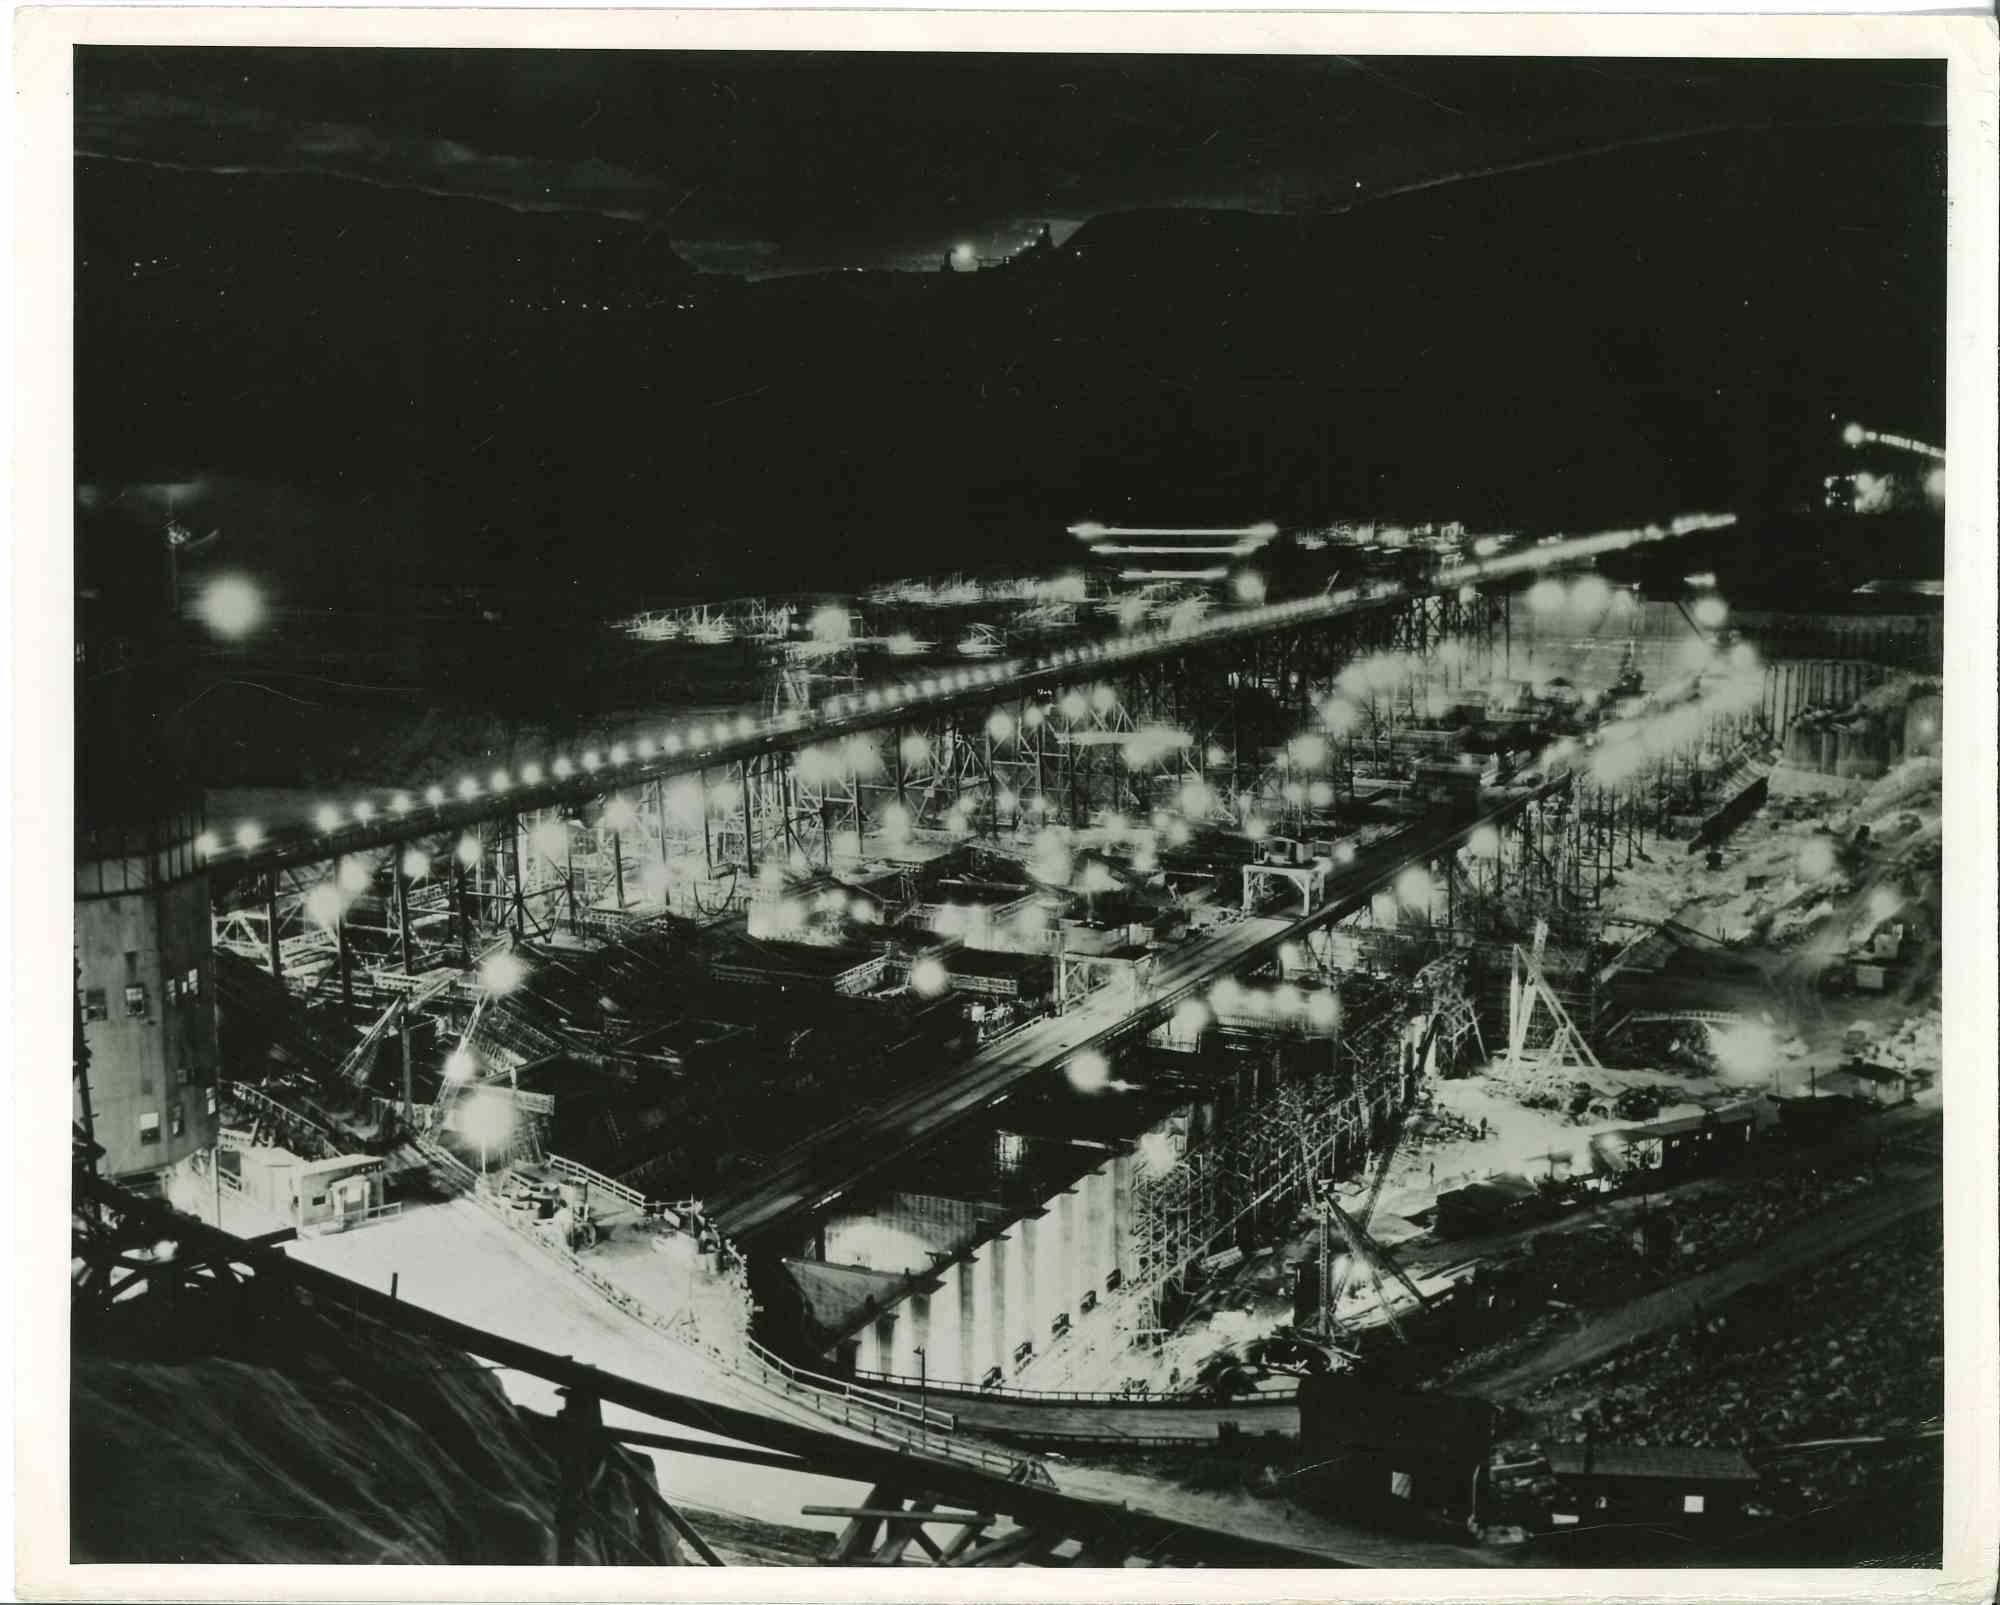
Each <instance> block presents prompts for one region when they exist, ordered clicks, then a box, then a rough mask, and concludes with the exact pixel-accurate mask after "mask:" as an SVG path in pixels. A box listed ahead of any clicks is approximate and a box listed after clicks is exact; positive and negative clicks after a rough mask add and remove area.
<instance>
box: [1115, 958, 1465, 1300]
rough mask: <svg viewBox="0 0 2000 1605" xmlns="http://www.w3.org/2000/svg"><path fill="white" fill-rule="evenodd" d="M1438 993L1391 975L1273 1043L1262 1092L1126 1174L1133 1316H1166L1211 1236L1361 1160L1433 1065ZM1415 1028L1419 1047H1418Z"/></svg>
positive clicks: (1186, 1289)
mask: <svg viewBox="0 0 2000 1605" xmlns="http://www.w3.org/2000/svg"><path fill="white" fill-rule="evenodd" d="M1460 996H1461V997H1462V993H1461V994H1460ZM1439 1004H1441V1007H1439V1006H1434V1004H1433V1001H1432V998H1431V997H1430V996H1427V995H1426V993H1425V990H1424V989H1423V988H1420V987H1417V986H1413V985H1408V984H1404V985H1399V986H1395V987H1392V988H1390V989H1389V990H1388V991H1387V992H1386V993H1385V994H1384V995H1383V996H1382V997H1381V998H1380V999H1379V1000H1378V1001H1377V1003H1376V1004H1375V1006H1374V1007H1373V1008H1371V1009H1370V1010H1369V1012H1368V1013H1367V1015H1366V1017H1365V1018H1364V1019H1362V1020H1361V1021H1360V1022H1359V1023H1358V1024H1356V1023H1350V1025H1349V1026H1348V1028H1347V1029H1346V1030H1344V1031H1341V1032H1339V1033H1338V1034H1336V1035H1335V1036H1333V1037H1330V1038H1326V1037H1322V1038H1319V1039H1317V1040H1311V1039H1308V1040H1306V1041H1304V1042H1301V1043H1293V1044H1287V1045H1285V1046H1284V1047H1279V1046H1278V1044H1276V1043H1273V1044H1272V1045H1271V1046H1272V1048H1273V1050H1274V1051H1276V1053H1277V1056H1278V1073H1279V1081H1278V1085H1277V1087H1276V1088H1275V1089H1274V1090H1273V1092H1272V1093H1271V1094H1270V1096H1268V1097H1266V1098H1262V1099H1259V1100H1257V1101H1256V1102H1254V1103H1252V1104H1250V1106H1249V1107H1247V1108H1242V1109H1240V1110H1239V1111H1238V1112H1237V1113H1236V1114H1235V1115H1233V1116H1232V1117H1230V1118H1229V1119H1228V1120H1226V1121H1225V1122H1224V1123H1222V1124H1221V1125H1220V1126H1218V1127H1216V1128H1215V1129H1214V1130H1213V1131H1212V1132H1211V1133H1210V1135H1209V1137H1208V1139H1207V1140H1206V1141H1205V1142H1204V1143H1202V1144H1201V1146H1199V1147H1196V1148H1193V1149H1191V1150H1190V1151H1189V1152H1187V1153H1185V1154H1183V1155H1182V1156H1180V1158H1179V1159H1178V1160H1176V1161H1175V1163H1173V1164H1172V1165H1171V1166H1169V1167H1168V1168H1166V1169H1165V1170H1163V1171H1156V1172H1155V1173H1154V1174H1152V1175H1150V1176H1148V1177H1145V1178H1144V1179H1142V1180H1141V1181H1140V1182H1139V1183H1138V1185H1137V1186H1136V1187H1135V1189H1134V1194H1133V1225H1132V1233H1133V1236H1132V1242H1133V1266H1132V1269H1131V1270H1130V1271H1129V1272H1128V1274H1127V1277H1126V1282H1127V1285H1128V1286H1129V1287H1131V1288H1133V1289H1134V1298H1133V1305H1132V1307H1133V1308H1134V1310H1135V1319H1136V1320H1138V1321H1139V1322H1140V1323H1141V1324H1143V1325H1146V1326H1150V1327H1151V1328H1153V1329H1166V1328H1171V1326H1172V1325H1173V1323H1174V1319H1175V1316H1176V1313H1177V1307H1178V1305H1179V1303H1180V1302H1181V1301H1182V1300H1183V1299H1184V1297H1185V1295H1187V1294H1188V1293H1190V1292H1191V1291H1192V1290H1193V1286H1194V1280H1193V1279H1194V1277H1195V1276H1196V1275H1197V1274H1198V1272H1199V1267H1200V1262H1201V1261H1202V1260H1203V1259H1204V1258H1205V1257H1206V1256H1207V1255H1208V1254H1210V1253H1211V1252H1213V1251H1215V1249H1216V1247H1217V1245H1218V1244H1219V1243H1222V1244H1223V1245H1224V1246H1230V1245H1233V1244H1235V1243H1236V1242H1237V1240H1238V1238H1239V1237H1240V1236H1241V1235H1242V1234H1243V1233H1244V1231H1245V1229H1246V1227H1247V1229H1248V1231H1249V1232H1250V1234H1251V1235H1256V1234H1257V1233H1258V1231H1259V1229H1260V1227H1261V1226H1262V1225H1263V1224H1264V1222H1265V1221H1266V1220H1267V1219H1269V1218H1271V1217H1273V1216H1282V1217H1283V1218H1284V1219H1286V1220H1289V1219H1290V1218H1291V1215H1292V1213H1293V1212H1295V1211H1296V1210H1297V1209H1299V1208H1300V1207H1302V1206H1303V1205H1305V1204H1307V1203H1309V1202H1310V1201H1311V1200H1312V1197H1313V1186H1314V1183H1315V1181H1316V1180H1317V1179H1319V1178H1322V1177H1326V1176H1333V1175H1340V1174H1343V1173H1344V1172H1346V1171H1347V1170H1349V1169H1351V1168H1353V1167H1354V1166H1355V1165H1357V1164H1358V1163H1360V1162H1361V1160H1362V1158H1363V1157H1364V1156H1365V1155H1366V1154H1367V1153H1368V1152H1369V1150H1370V1149H1371V1148H1372V1147H1373V1146H1374V1144H1375V1142H1376V1140H1377V1139H1378V1137H1379V1136H1380V1135H1381V1134H1383V1133H1384V1132H1385V1131H1386V1130H1388V1129H1389V1126H1390V1123H1391V1121H1392V1120H1393V1119H1394V1117H1395V1116H1396V1115H1397V1114H1398V1113H1399V1112H1400V1111H1402V1110H1403V1109H1404V1108H1406V1107H1407V1106H1408V1105H1409V1103H1410V1102H1411V1101H1412V1100H1413V1099H1414V1098H1415V1097H1417V1096H1418V1095H1419V1092H1420V1089H1421V1087H1422V1085H1423V1082H1424V1081H1425V1079H1426V1078H1427V1077H1429V1076H1430V1075H1432V1074H1434V1073H1435V1071H1436V1065H1437V1058H1436V1043H1437V1041H1438V1040H1440V1039H1441V1038H1442V1037H1443V1035H1444V1032H1443V1029H1442V1022H1443V1021H1444V1019H1445V1018H1447V1017H1448V1016H1449V1017H1451V1018H1453V1019H1456V1018H1457V1013H1458V1006H1457V1001H1456V1000H1455V999H1454V998H1452V997H1451V996H1450V995H1449V993H1448V992H1443V993H1440V994H1439ZM1433 1020H1436V1021H1438V1022H1439V1025H1440V1029H1439V1030H1438V1031H1436V1032H1433V1031H1432V1029H1431V1026H1432V1022H1433ZM1427 1037H1428V1039H1429V1041H1430V1044H1431V1049H1430V1051H1429V1052H1428V1053H1425V1054H1423V1055H1422V1056H1421V1058H1420V1049H1422V1048H1423V1047H1424V1045H1425V1043H1426V1039H1427ZM1288 1059H1289V1060H1290V1061H1291V1062H1290V1063H1287V1062H1286V1061H1287V1060H1288ZM1225 1240H1226V1241H1225Z"/></svg>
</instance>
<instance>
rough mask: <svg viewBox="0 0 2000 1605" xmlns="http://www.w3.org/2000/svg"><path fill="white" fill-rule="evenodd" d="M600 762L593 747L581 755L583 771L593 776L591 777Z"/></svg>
mask: <svg viewBox="0 0 2000 1605" xmlns="http://www.w3.org/2000/svg"><path fill="white" fill-rule="evenodd" d="M600 762H602V760H601V759H600V758H599V757H598V756H597V749H596V748H595V747H592V748H591V749H590V750H589V751H588V752H586V753H585V754H584V755H583V767H584V771H585V772H586V773H588V774H593V775H594V774H596V773H597V766H598V764H599V763H600Z"/></svg>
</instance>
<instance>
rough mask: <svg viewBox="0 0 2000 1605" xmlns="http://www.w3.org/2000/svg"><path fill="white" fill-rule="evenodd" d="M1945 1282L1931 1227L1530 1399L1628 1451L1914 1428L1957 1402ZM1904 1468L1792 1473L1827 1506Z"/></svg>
mask: <svg viewBox="0 0 2000 1605" xmlns="http://www.w3.org/2000/svg"><path fill="white" fill-rule="evenodd" d="M1943 1276H1944V1254H1943V1248H1942V1245H1941V1244H1939V1242H1938V1241H1937V1231H1936V1227H1935V1225H1933V1224H1931V1223H1928V1222H1926V1223H1924V1224H1923V1225H1921V1226H1919V1227H1914V1228H1912V1229H1910V1230H1907V1231H1903V1232H1899V1233H1896V1234H1895V1235H1893V1236H1891V1237H1887V1238H1883V1239H1881V1240H1879V1241H1878V1242H1876V1243H1873V1244H1870V1245H1869V1246H1868V1247H1866V1248H1864V1249H1859V1250H1856V1251H1855V1252H1854V1253H1852V1254H1848V1255H1844V1256H1842V1257H1840V1258H1838V1259H1836V1260H1832V1261H1829V1262H1827V1263H1826V1264H1824V1265H1822V1266H1820V1267H1818V1268H1816V1269H1815V1270H1813V1271H1810V1272H1807V1273H1805V1274H1803V1275H1800V1276H1798V1277H1796V1278H1794V1279H1792V1280H1791V1281H1789V1282H1786V1283H1784V1284H1781V1285H1779V1286H1775V1287H1761V1288H1756V1289H1753V1290H1751V1291H1749V1292H1747V1293H1746V1294H1744V1295H1743V1296H1742V1297H1740V1298H1738V1299H1736V1300H1734V1301H1732V1302H1731V1304H1729V1305H1728V1306H1727V1307H1725V1308H1722V1309H1717V1310H1712V1311H1704V1312H1701V1314H1700V1315H1699V1317H1698V1318H1697V1320H1696V1321H1695V1322H1693V1323H1691V1324H1690V1325H1688V1326H1685V1327H1682V1328H1680V1329H1679V1330H1677V1331H1674V1332H1672V1333H1668V1334H1665V1335H1663V1336H1661V1337H1658V1338H1655V1339H1653V1340H1651V1341H1649V1342H1646V1343H1642V1344H1638V1345H1635V1346H1634V1347H1632V1348H1629V1349H1626V1350H1623V1351H1621V1352H1620V1353H1618V1354H1616V1355H1614V1356H1612V1357H1610V1358H1608V1359H1606V1360H1603V1361H1600V1362H1599V1363H1597V1364H1595V1365H1590V1366H1585V1367H1582V1368H1581V1369H1579V1370H1577V1371H1574V1372H1571V1373H1569V1374H1567V1375H1564V1376H1562V1377H1560V1378H1557V1379H1555V1380H1552V1381H1550V1382H1547V1383H1544V1384H1542V1385H1541V1386H1539V1387H1537V1388H1535V1389H1533V1390H1531V1391H1530V1392H1529V1393H1528V1394H1527V1395H1526V1396H1525V1397H1524V1398H1523V1400H1522V1401H1521V1404H1522V1407H1523V1408H1524V1409H1525V1410H1527V1411H1528V1412H1529V1413H1530V1414H1531V1415H1534V1416H1536V1417H1537V1418H1538V1419H1539V1420H1540V1422H1542V1423H1543V1424H1544V1425H1543V1430H1545V1431H1549V1432H1551V1433H1555V1434H1558V1435H1561V1436H1564V1437H1581V1436H1583V1435H1584V1434H1586V1433H1588V1434H1591V1435H1594V1436H1597V1437H1599V1438H1602V1439H1605V1440H1607V1441H1611V1442H1619V1443H1634V1444H1694V1445H1705V1446H1711V1447H1717V1448H1741V1449H1745V1450H1751V1451H1756V1450H1760V1449H1768V1448H1770V1447H1772V1446H1775V1445H1781V1444H1797V1443H1801V1442H1807V1441H1811V1440H1815V1439H1821V1438H1845V1437H1856V1436H1867V1435H1878V1434H1879V1435H1886V1436H1893V1435H1895V1434H1898V1433H1909V1432H1914V1431H1917V1430H1920V1429H1922V1428H1924V1427H1926V1426H1927V1425H1932V1424H1935V1423H1936V1421H1937V1420H1938V1419H1939V1418H1940V1417H1941V1415H1942V1412H1943V1408H1944V1280H1943ZM1891 1465H1893V1461H1885V1460H1883V1459H1879V1458H1869V1457H1866V1456H1865V1455H1864V1454H1862V1453H1861V1452H1859V1451H1857V1450H1850V1451H1846V1452H1840V1453H1827V1454H1820V1455H1815V1456H1813V1457H1811V1458H1810V1459H1801V1460H1798V1461H1796V1462H1791V1463H1789V1465H1788V1467H1787V1469H1788V1470H1789V1471H1790V1473H1791V1476H1792V1480H1793V1482H1794V1485H1795V1486H1796V1488H1797V1490H1798V1492H1799V1493H1800V1494H1801V1495H1802V1496H1803V1498H1804V1499H1805V1500H1806V1502H1807V1503H1809V1504H1818V1503H1820V1502H1821V1501H1823V1500H1827V1499H1834V1498H1839V1497H1842V1496H1843V1495H1847V1494H1851V1493H1854V1492H1856V1491H1858V1490H1860V1489H1862V1488H1864V1487H1866V1486H1867V1485H1868V1484H1869V1483H1870V1482H1871V1481H1873V1480H1874V1479H1876V1478H1877V1477H1879V1476H1880V1475H1882V1474H1883V1471H1884V1469H1885V1468H1886V1467H1889V1466H1891Z"/></svg>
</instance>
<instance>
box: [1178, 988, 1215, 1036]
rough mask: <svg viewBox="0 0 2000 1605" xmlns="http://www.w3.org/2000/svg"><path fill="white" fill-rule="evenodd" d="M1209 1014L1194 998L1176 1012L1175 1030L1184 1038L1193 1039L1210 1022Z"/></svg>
mask: <svg viewBox="0 0 2000 1605" xmlns="http://www.w3.org/2000/svg"><path fill="white" fill-rule="evenodd" d="M1209 1018H1210V1016H1209V1012H1208V1010H1207V1009H1206V1008H1204V1007H1203V1006H1202V1005H1201V1004H1200V1003H1199V1002H1197V1001H1196V1000H1195V999H1194V998H1189V999H1188V1000H1187V1001H1186V1002H1185V1003H1183V1004H1182V1005H1181V1006H1180V1007H1179V1008H1177V1009H1176V1010H1174V1030H1175V1031H1177V1032H1178V1033H1179V1034H1180V1035H1182V1036H1184V1037H1191V1036H1193V1035H1194V1034H1195V1033H1196V1032H1197V1031H1199V1030H1200V1029H1201V1028H1202V1027H1203V1026H1205V1025H1207V1024H1208V1022H1209Z"/></svg>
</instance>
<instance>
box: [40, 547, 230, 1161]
mask: <svg viewBox="0 0 2000 1605" xmlns="http://www.w3.org/2000/svg"><path fill="white" fill-rule="evenodd" d="M77 559H78V560H77V569H78V581H79V590H78V596H77V653H76V671H75V672H76V710H77V742H76V836H75V842H76V858H75V919H76V927H75V944H76V946H75V953H76V962H77V966H78V970H79V976H78V980H77V987H78V998H77V1005H78V1007H79V1008H80V1009H81V1011H82V1017H83V1038H84V1043H85V1046H86V1047H87V1048H88V1050H89V1066H88V1070H87V1074H86V1078H85V1080H83V1081H81V1082H79V1083H78V1085H77V1087H76V1089H75V1105H76V1108H75V1113H76V1118H77V1119H78V1121H79V1122H80V1123H83V1122H87V1124H88V1128H89V1130H90V1133H91V1136H92V1140H93V1141H94V1142H95V1143H96V1144H97V1146H98V1147H99V1148H100V1149H102V1151H103V1152H102V1157H101V1158H100V1160H99V1162H98V1167H97V1168H98V1173H99V1174H100V1175H103V1176H106V1177H109V1178H112V1179H116V1180H120V1181H124V1182H126V1183H128V1184H135V1183H136V1184H138V1185H140V1186H142V1187H147V1188H149V1189H150V1188H152V1187H156V1186H158V1185H159V1184H160V1182H161V1181H162V1180H163V1178H164V1174H165V1172H167V1171H168V1170H169V1169H171V1168H172V1167H174V1166H176V1165H179V1164H181V1163H183V1162H184V1161H185V1160H187V1159H188V1158H189V1157H190V1156H191V1155H193V1154H195V1153H197V1152H199V1151H200V1150H202V1149H206V1148H211V1147H213V1146H214V1144H215V1141H216V1131H217V1124H218V1122H217V1114H216V1091H217V1086H216V1083H217V1078H218V1068H219V1061H218V1052H217V1046H216V1030H215V973H214V967H213V960H212V957H211V953H210V925H209V898H208V878H207V873H206V871H205V869H204V867H203V864H202V861H201V846H200V842H199V838H200V836H201V834H202V831H203V828H204V822H203V818H202V798H201V792H200V791H199V789H197V788H196V787H194V786H193V785H191V784H190V783H189V782H188V781H187V779H186V777H185V776H184V774H183V773H182V772H181V769H180V766H179V765H178V764H177V763H176V762H175V761H174V759H173V756H172V755H171V754H170V753H169V752H167V751H165V750H163V748H162V744H161V738H160V730H161V728H162V723H163V718H164V716H165V715H166V714H167V713H168V712H170V710H171V708H172V706H173V703H172V702H171V701H170V699H171V698H173V697H174V696H176V695H178V694H179V690H180V688H181V687H182V686H183V681H182V679H181V676H180V674H179V672H178V664H179V658H180V654H179V652H178V650H177V648H176V640H177V637H178V629H177V626H176V623H175V620H174V615H173V609H172V606H171V602H170V599H171V597H172V595H173V589H172V587H173V569H172V563H173V559H172V553H171V550H170V549H169V547H168V544H167V542H166V540H165V539H163V538H161V537H160V536H159V535H158V534H157V533H151V536H150V539H148V538H143V537H141V536H139V535H138V534H137V533H136V532H133V531H130V530H113V531H110V532H105V531H101V530H100V531H94V532H90V533H86V534H83V535H81V537H80V539H79V545H78V554H77Z"/></svg>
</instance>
